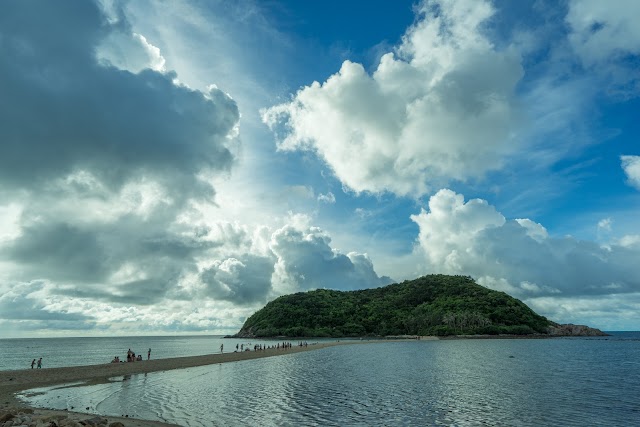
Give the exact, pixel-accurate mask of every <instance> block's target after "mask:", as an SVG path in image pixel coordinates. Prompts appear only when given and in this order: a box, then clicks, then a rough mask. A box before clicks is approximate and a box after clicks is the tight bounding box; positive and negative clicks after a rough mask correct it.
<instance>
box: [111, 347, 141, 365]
mask: <svg viewBox="0 0 640 427" xmlns="http://www.w3.org/2000/svg"><path fill="white" fill-rule="evenodd" d="M149 359H151V349H149V351H147V360H149ZM142 360H143V359H142V355H141V354H139V355H137V356H136V353H135V352H133V351H131V349H129V351H127V362H141V361H142ZM120 362H122V360H120V356H115V357H114V358H113V360H111V363H120Z"/></svg>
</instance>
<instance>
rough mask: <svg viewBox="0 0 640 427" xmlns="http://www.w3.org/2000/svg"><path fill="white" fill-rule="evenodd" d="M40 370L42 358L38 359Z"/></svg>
mask: <svg viewBox="0 0 640 427" xmlns="http://www.w3.org/2000/svg"><path fill="white" fill-rule="evenodd" d="M41 368H42V357H41V358H40V359H38V369H41Z"/></svg>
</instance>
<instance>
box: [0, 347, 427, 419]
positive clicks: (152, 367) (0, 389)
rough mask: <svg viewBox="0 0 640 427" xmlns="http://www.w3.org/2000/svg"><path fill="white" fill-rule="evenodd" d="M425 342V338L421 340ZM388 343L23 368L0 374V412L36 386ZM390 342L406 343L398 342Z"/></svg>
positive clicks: (45, 412)
mask: <svg viewBox="0 0 640 427" xmlns="http://www.w3.org/2000/svg"><path fill="white" fill-rule="evenodd" d="M424 338H425V339H429V338H430V337H429V338H428V337H424ZM389 341H390V340H361V341H355V340H346V341H329V342H320V343H313V344H309V345H308V346H307V347H300V346H296V345H294V346H293V347H292V348H290V349H286V350H283V349H273V348H272V349H267V350H263V351H244V352H237V353H236V352H234V353H222V354H209V355H204V356H190V357H176V358H171V359H157V360H144V361H140V362H124V363H122V362H121V363H105V364H102V365H89V366H73V367H66V368H44V369H23V370H18V371H0V412H2V411H7V410H9V409H10V408H27V406H26V405H25V404H24V403H23V402H21V401H19V400H18V399H17V398H16V397H15V396H14V393H17V392H20V391H23V390H28V389H32V388H38V387H46V386H52V385H57V384H66V383H73V382H78V381H82V382H86V384H96V383H101V382H106V381H109V378H113V377H118V376H123V375H131V374H142V373H147V372H160V371H168V370H172V369H184V368H191V367H195V366H204V365H213V364H217V363H227V362H239V361H243V360H250V359H258V358H263V357H272V356H282V355H286V354H294V353H300V352H304V351H311V350H318V349H322V348H326V347H332V346H336V345H353V344H369V343H376V342H389ZM392 341H406V340H402V339H397V340H392ZM30 409H31V410H33V413H34V416H42V417H44V416H49V417H51V416H65V417H67V418H68V419H71V420H75V421H81V420H86V419H87V418H93V417H95V416H94V415H88V414H83V413H76V412H70V411H58V410H46V409H39V408H29V409H27V410H30ZM101 418H106V419H107V420H108V423H113V422H121V423H123V424H124V426H126V427H152V426H156V427H158V426H169V425H172V424H164V423H161V422H157V421H146V420H135V419H132V418H121V417H102V416H101Z"/></svg>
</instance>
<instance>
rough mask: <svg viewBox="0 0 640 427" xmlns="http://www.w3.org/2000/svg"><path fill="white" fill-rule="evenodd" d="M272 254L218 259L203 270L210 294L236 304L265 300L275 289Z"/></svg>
mask: <svg viewBox="0 0 640 427" xmlns="http://www.w3.org/2000/svg"><path fill="white" fill-rule="evenodd" d="M274 261H275V259H274V258H273V257H263V256H257V255H251V254H243V255H241V256H238V257H237V258H228V259H226V260H224V261H222V262H216V263H215V264H214V265H213V266H212V267H210V268H208V269H206V270H205V271H203V272H202V275H201V279H202V282H203V283H204V284H205V285H206V289H207V294H208V295H209V296H211V297H213V298H214V299H219V300H224V301H230V302H233V303H235V304H241V305H242V304H253V303H264V302H266V300H267V297H268V296H269V294H270V293H271V291H272V287H271V275H272V274H273V270H274Z"/></svg>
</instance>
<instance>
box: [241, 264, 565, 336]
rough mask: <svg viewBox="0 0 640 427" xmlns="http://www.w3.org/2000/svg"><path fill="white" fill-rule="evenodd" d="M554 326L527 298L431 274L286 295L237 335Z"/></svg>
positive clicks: (510, 330)
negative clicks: (357, 287)
mask: <svg viewBox="0 0 640 427" xmlns="http://www.w3.org/2000/svg"><path fill="white" fill-rule="evenodd" d="M552 325H554V323H553V322H550V321H548V320H547V319H546V318H545V317H542V316H540V315H538V314H536V313H534V312H533V311H532V310H531V309H530V308H529V307H527V306H526V305H525V304H524V303H523V302H522V301H520V300H518V299H515V298H513V297H511V296H509V295H507V294H505V293H504V292H498V291H493V290H491V289H487V288H485V287H483V286H480V285H478V284H477V283H475V282H474V281H473V279H471V278H470V277H465V276H446V275H430V276H424V277H420V278H418V279H415V280H410V281H405V282H402V283H396V284H393V285H389V286H385V287H382V288H376V289H364V290H359V291H349V292H342V291H334V290H328V289H318V290H315V291H309V292H301V293H296V294H291V295H285V296H281V297H279V298H277V299H276V300H274V301H271V302H270V303H268V304H267V305H266V306H265V307H264V308H262V309H261V310H259V311H257V312H256V313H254V314H253V315H252V316H251V317H249V318H248V319H247V321H246V322H245V323H244V325H243V326H242V329H241V330H240V331H239V332H238V333H237V334H236V335H235V336H237V337H275V336H287V337H355V336H386V335H461V334H517V335H526V334H533V333H542V334H545V333H547V331H548V328H549V326H552Z"/></svg>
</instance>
